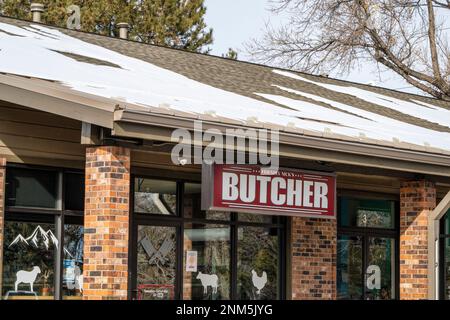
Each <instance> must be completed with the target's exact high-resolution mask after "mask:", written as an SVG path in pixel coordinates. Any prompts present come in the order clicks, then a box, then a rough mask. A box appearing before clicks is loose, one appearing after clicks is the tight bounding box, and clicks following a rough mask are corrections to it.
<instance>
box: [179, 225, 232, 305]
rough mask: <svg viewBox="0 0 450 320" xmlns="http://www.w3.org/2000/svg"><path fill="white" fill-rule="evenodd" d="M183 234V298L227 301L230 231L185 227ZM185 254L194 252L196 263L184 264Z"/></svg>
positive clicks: (228, 296)
mask: <svg viewBox="0 0 450 320" xmlns="http://www.w3.org/2000/svg"><path fill="white" fill-rule="evenodd" d="M184 230H185V231H184V264H183V266H184V267H183V270H184V277H183V294H184V296H183V298H184V299H185V300H190V299H197V300H225V299H229V298H230V228H229V227H228V226H224V225H216V224H208V225H204V224H191V223H188V224H186V225H185V229H184ZM188 252H189V253H192V252H196V261H189V262H187V261H186V256H187V253H188ZM187 264H188V265H187Z"/></svg>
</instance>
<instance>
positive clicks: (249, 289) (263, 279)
mask: <svg viewBox="0 0 450 320" xmlns="http://www.w3.org/2000/svg"><path fill="white" fill-rule="evenodd" d="M278 256H279V247H278V229H276V228H258V227H239V229H238V286H237V289H238V299H242V300H269V299H277V298H278V292H279V290H278V283H279V279H278V276H279V275H278Z"/></svg>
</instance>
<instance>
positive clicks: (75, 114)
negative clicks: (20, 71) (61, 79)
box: [0, 74, 117, 129]
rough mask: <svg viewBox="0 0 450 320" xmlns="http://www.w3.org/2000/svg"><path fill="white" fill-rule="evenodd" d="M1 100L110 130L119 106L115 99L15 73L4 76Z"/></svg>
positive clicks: (0, 87) (0, 77) (0, 75)
mask: <svg viewBox="0 0 450 320" xmlns="http://www.w3.org/2000/svg"><path fill="white" fill-rule="evenodd" d="M0 100H2V101H5V102H8V103H12V104H16V105H21V106H24V107H28V108H32V109H36V110H41V111H45V112H49V113H52V114H56V115H60V116H63V117H68V118H71V119H75V120H79V121H82V122H87V123H91V124H95V125H98V126H102V127H105V128H110V129H112V128H113V118H114V110H115V109H116V107H117V102H115V101H114V100H110V99H104V98H101V97H97V96H94V95H89V94H84V93H80V92H77V91H74V90H71V89H70V88H68V87H65V86H63V85H61V84H59V83H54V82H51V81H46V80H41V79H36V78H26V77H21V76H15V75H11V74H0Z"/></svg>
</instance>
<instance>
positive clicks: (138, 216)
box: [128, 174, 288, 300]
mask: <svg viewBox="0 0 450 320" xmlns="http://www.w3.org/2000/svg"><path fill="white" fill-rule="evenodd" d="M135 178H144V179H155V180H166V181H173V182H177V215H173V216H169V215H161V214H149V213H137V212H136V213H135V212H134V181H135ZM130 179H131V183H130V237H129V239H130V242H129V248H130V250H129V255H128V259H129V262H128V263H129V267H130V272H129V283H130V285H129V290H128V291H129V293H128V298H129V299H136V298H137V261H136V256H137V246H136V243H137V227H138V226H139V225H149V226H151V225H157V226H168V227H176V228H177V238H178V240H177V250H178V252H177V254H176V257H177V266H176V268H177V277H176V278H177V279H176V286H175V299H178V300H181V299H183V278H182V277H183V274H184V273H183V264H184V250H183V248H184V246H183V239H184V226H185V224H187V223H197V224H206V225H208V224H221V225H227V226H229V227H230V250H231V252H230V282H231V283H230V299H231V300H235V299H237V245H236V244H237V229H238V228H239V227H241V226H243V227H244V226H248V227H264V228H277V229H278V230H279V232H278V241H279V262H278V263H279V270H280V276H279V286H278V288H279V292H278V297H279V298H280V300H285V299H286V278H287V277H286V273H287V267H286V266H287V264H286V259H287V255H288V253H287V252H286V250H284V249H285V248H286V247H287V246H286V244H287V238H286V230H287V225H288V224H287V221H288V217H277V220H278V222H277V223H261V222H248V221H240V220H238V213H234V212H230V219H229V220H216V219H214V220H212V219H206V218H185V217H184V212H183V198H184V197H183V191H184V190H183V188H184V184H185V183H194V184H201V183H200V182H199V181H195V180H190V179H175V178H161V177H159V176H153V175H138V174H131V177H130Z"/></svg>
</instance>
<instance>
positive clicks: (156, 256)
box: [141, 237, 174, 264]
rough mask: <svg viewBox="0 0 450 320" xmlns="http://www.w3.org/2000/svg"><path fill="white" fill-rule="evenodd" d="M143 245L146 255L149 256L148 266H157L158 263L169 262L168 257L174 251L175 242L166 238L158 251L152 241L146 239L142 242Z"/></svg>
mask: <svg viewBox="0 0 450 320" xmlns="http://www.w3.org/2000/svg"><path fill="white" fill-rule="evenodd" d="M141 245H142V247H143V248H144V251H145V253H147V255H148V256H149V258H150V259H149V260H148V264H153V263H155V264H157V263H158V262H160V263H162V264H163V263H164V262H165V261H166V260H167V258H166V257H167V255H168V254H169V253H170V251H172V249H173V246H174V244H173V241H172V240H171V239H170V238H166V239H165V240H164V242H163V244H162V245H161V247H160V248H159V249H158V250H156V248H155V247H154V246H153V244H152V243H151V242H150V240H149V239H148V238H147V237H145V238H144V239H142V240H141Z"/></svg>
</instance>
